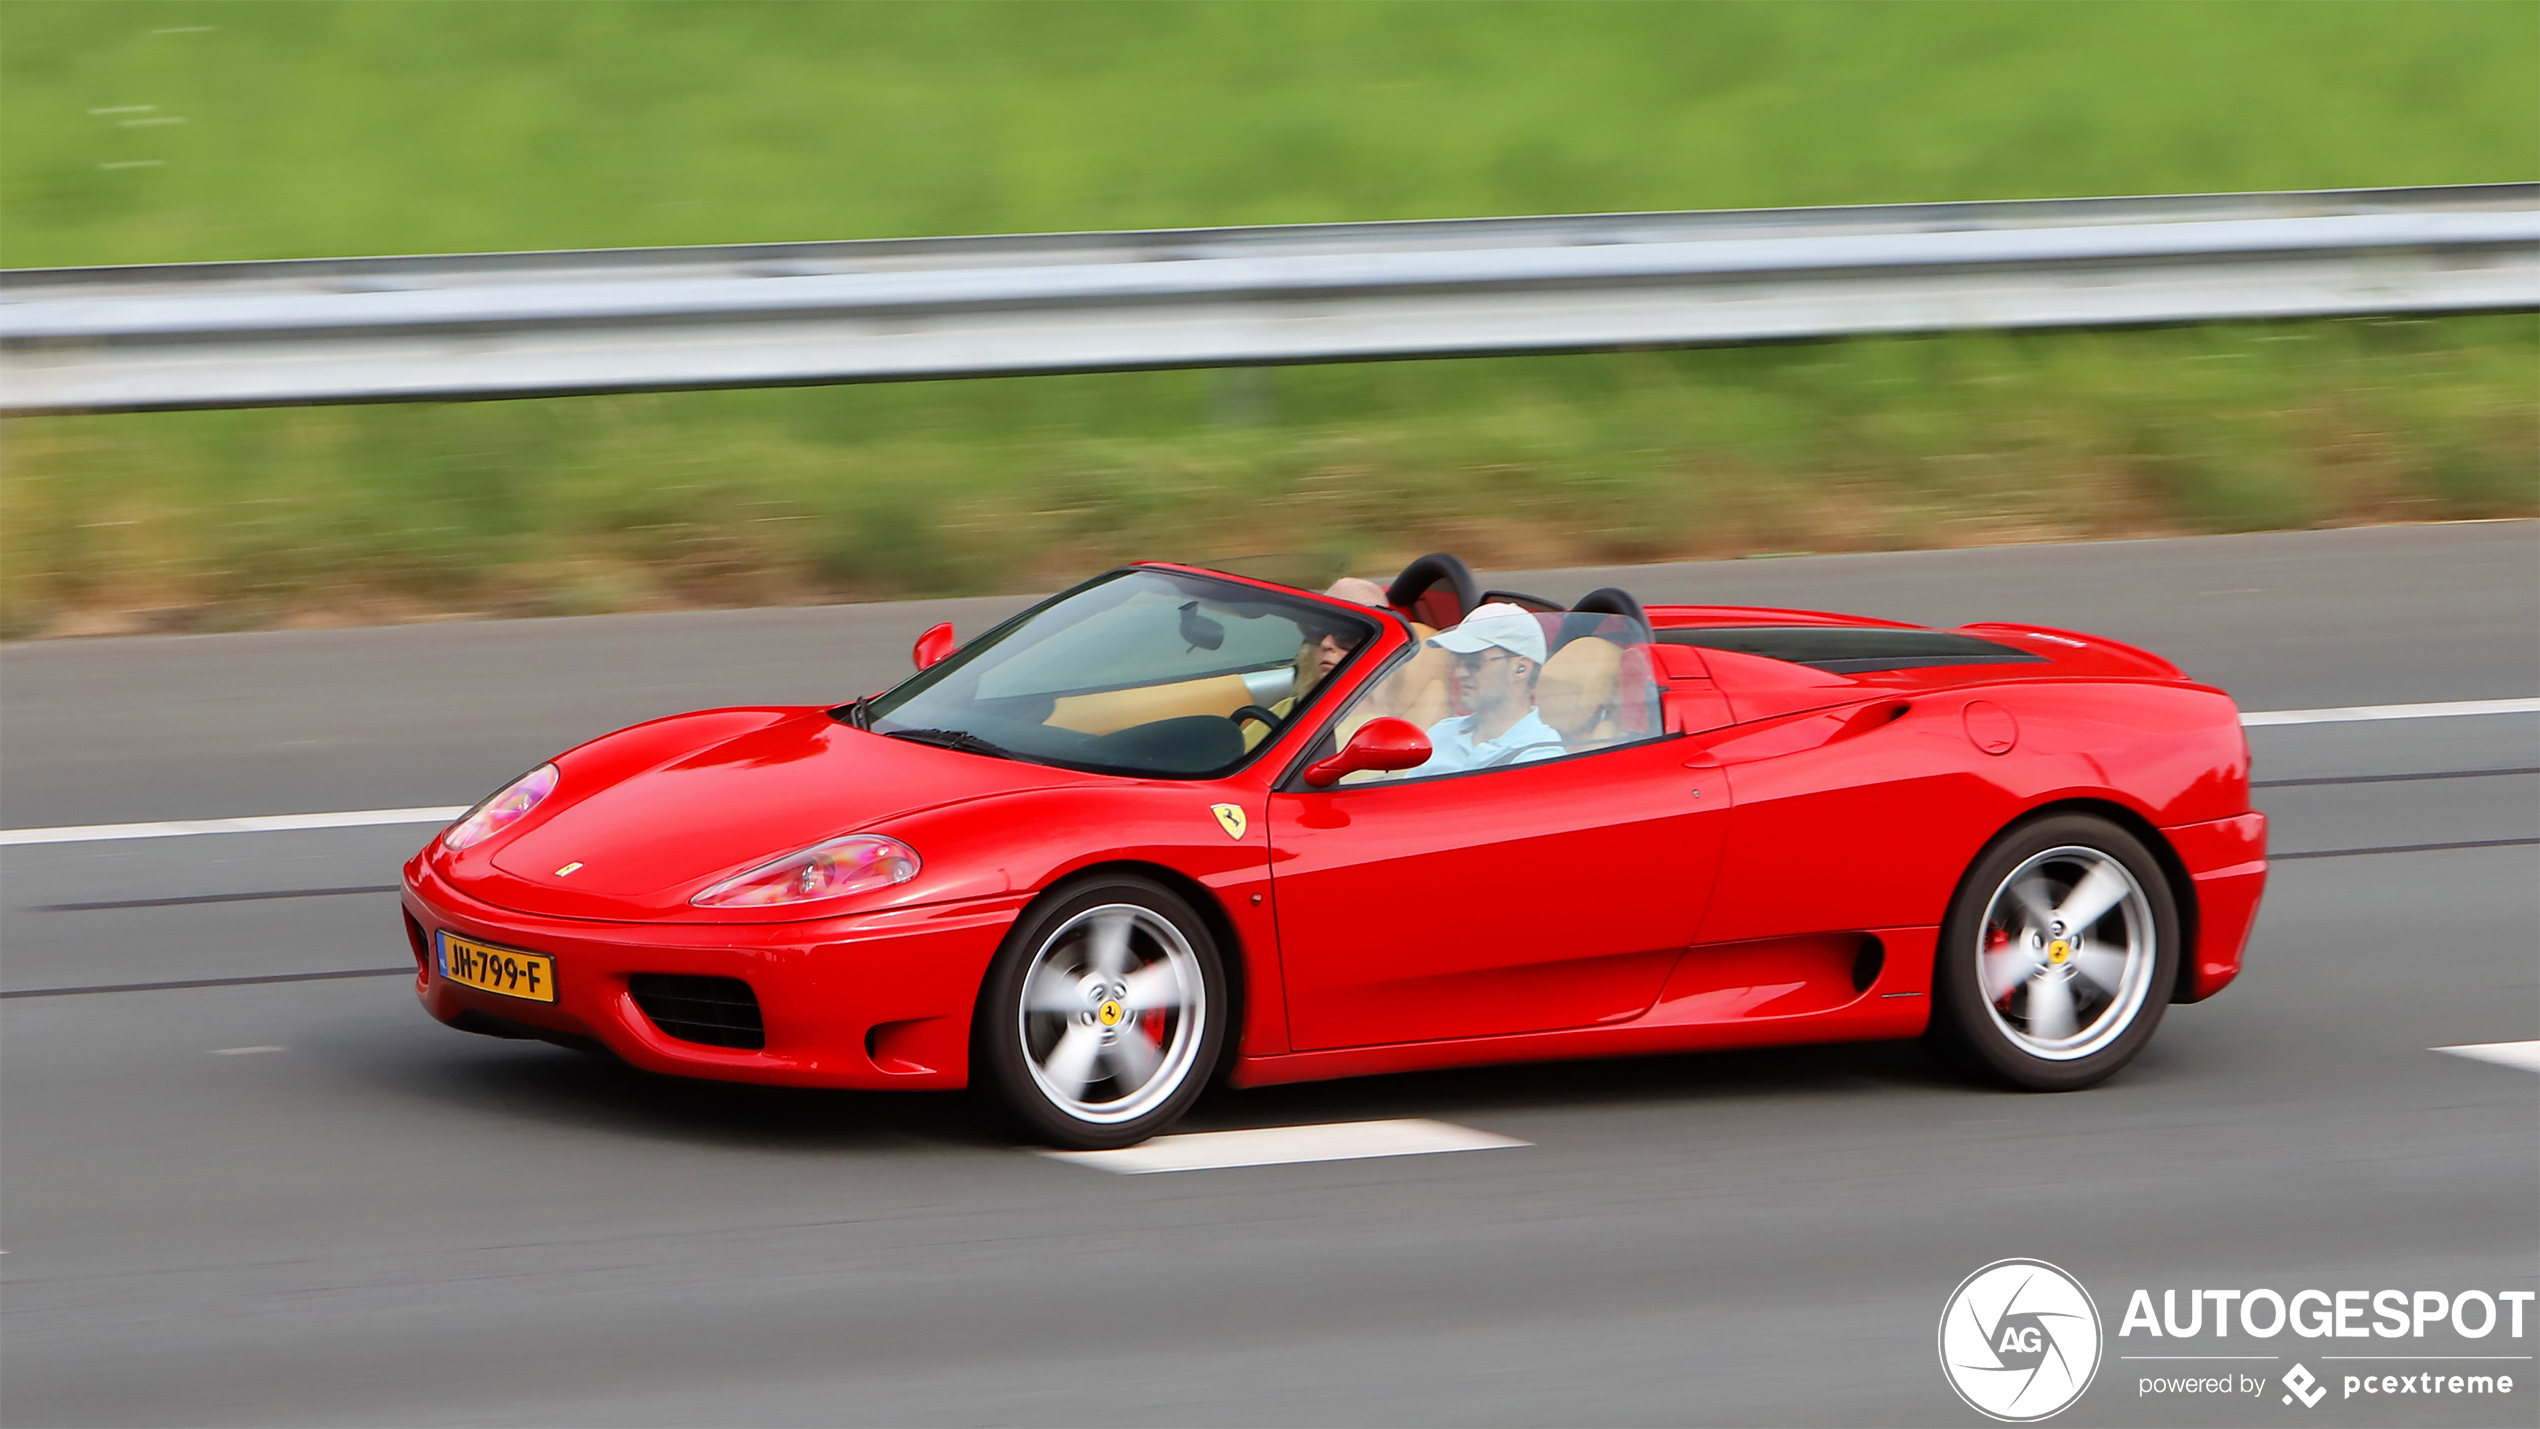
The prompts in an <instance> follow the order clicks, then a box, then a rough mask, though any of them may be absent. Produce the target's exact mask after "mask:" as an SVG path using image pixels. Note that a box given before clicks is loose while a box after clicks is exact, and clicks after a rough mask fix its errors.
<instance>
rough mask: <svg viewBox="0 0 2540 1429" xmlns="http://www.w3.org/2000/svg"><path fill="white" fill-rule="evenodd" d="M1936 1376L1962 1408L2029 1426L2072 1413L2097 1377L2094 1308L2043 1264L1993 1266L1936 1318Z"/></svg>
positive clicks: (1963, 1286)
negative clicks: (1940, 1375) (1943, 1379)
mask: <svg viewBox="0 0 2540 1429" xmlns="http://www.w3.org/2000/svg"><path fill="white" fill-rule="evenodd" d="M1940 1369H1941V1373H1943V1374H1945V1375H1947V1376H1948V1377H1949V1387H1950V1388H1952V1389H1955V1390H1957V1391H1958V1397H1959V1398H1960V1399H1963V1400H1965V1401H1967V1405H1968V1407H1969V1408H1972V1409H1974V1410H1975V1411H1976V1412H1977V1413H1979V1414H1983V1415H1986V1416H1988V1417H1990V1418H1994V1419H2002V1420H2008V1421H2010V1422H2011V1423H2015V1424H2020V1423H2028V1422H2030V1421H2033V1420H2038V1419H2050V1418H2053V1417H2054V1416H2055V1415H2058V1414H2061V1413H2063V1412H2064V1411H2065V1410H2066V1409H2069V1408H2071V1407H2072V1404H2073V1401H2074V1400H2077V1399H2079V1398H2081V1396H2082V1391H2084V1390H2086V1389H2088V1388H2090V1379H2091V1376H2093V1375H2095V1374H2097V1373H2098V1372H2099V1307H2098V1306H2096V1305H2093V1304H2092V1303H2091V1302H2090V1292H2089V1291H2087V1290H2084V1289H2082V1288H2081V1282H2080V1281H2078V1280H2075V1279H2073V1278H2072V1277H2071V1276H2070V1275H2067V1274H2065V1273H2064V1272H2063V1271H2061V1270H2059V1269H2057V1268H2056V1267H2054V1266H2052V1265H2048V1264H2047V1263H2046V1262H2045V1261H2042V1260H1997V1261H1995V1262H1993V1263H1992V1264H1991V1265H1988V1266H1986V1267H1985V1268H1984V1269H1982V1270H1979V1271H1977V1272H1976V1273H1975V1274H1973V1275H1970V1276H1968V1277H1967V1278H1966V1279H1965V1280H1962V1281H1960V1282H1958V1288H1957V1290H1955V1291H1954V1292H1952V1293H1951V1294H1950V1296H1949V1303H1948V1304H1947V1305H1946V1306H1944V1307H1942V1309H1941V1312H1940Z"/></svg>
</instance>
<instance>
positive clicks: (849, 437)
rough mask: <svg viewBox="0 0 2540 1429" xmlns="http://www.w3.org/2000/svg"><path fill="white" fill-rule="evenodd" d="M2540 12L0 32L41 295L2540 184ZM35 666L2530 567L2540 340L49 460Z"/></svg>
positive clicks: (165, 430) (2008, 350)
mask: <svg viewBox="0 0 2540 1429" xmlns="http://www.w3.org/2000/svg"><path fill="white" fill-rule="evenodd" d="M2535 174H2540V7H2535V6H2532V5H2529V4H2522V3H2492V4H2490V3H2465V2H2464V3H2427V0H2408V3H2370V2H2369V0H2363V2H2362V3H2337V4H2330V3H2255V4H2230V3H2206V4H2197V5H2173V4H2099V3H2064V4H2053V5H2048V4H2028V3H1974V4H1953V3H1935V4H1916V5H1889V4H1856V3H1762V4H1744V3H1716V4H1699V5H1695V4H1685V5H1669V4H1647V5H1549V4H1458V5H1454V6H1444V5H1433V4H1400V5H1397V4H1381V3H1363V4H1320V3H1296V4H1279V5H1269V4H1262V5H1244V4H1173V3H1158V4H1107V3H1076V4H1067V5H1046V4H1019V5H1007V4H968V3H941V4H851V3H800V4H759V3H747V0H728V2H727V3H714V4H694V5H692V4H674V3H647V4H617V3H598V0H583V3H555V4H538V5H529V4H509V5H492V4H443V3H400V2H399V0H378V3H361V4H352V3H340V4H339V3H312V4H266V3H252V0H251V2H250V3H225V4H156V3H138V4H112V5H107V4H93V3H57V0H11V3H9V4H8V5H6V6H5V7H0V264H5V265H6V266H9V267H45V266H73V265H95V264H118V263H165V262H186V261H198V260H209V259H249V258H283V257H317V256H337V255H352V254H379V253H417V252H437V251H482V250H497V249H534V248H570V247H616V246H634V245H657V244H681V243H735V242H757V241H789V240H813V239H840V238H862V237H895V236H924V235H939V234H959V233H990V232H1021V231H1046V230H1060V229H1108V228H1129V227H1167V226H1196V225H1222V224H1254V223H1300V222H1318V221H1338V220H1374V219H1410V218H1439V217H1458V216H1468V215H1495V214H1522V213H1556V212H1591V211H1614V210H1646V209H1683V208H1722V207H1748V206H1768V205H1809V204H1844V203H1877V202H1905V201H1929V200H1948V199H1992V198H2022V197H2045V196H2059V195H2085V194H2130V193H2157V192H2190V191H2214V190H2240V189H2284V188H2306V187H2362V186H2375V185H2408V184H2436V183H2475V182H2486V181H2497V180H2527V179H2530V178H2532V177H2534V176H2535ZM0 444H4V445H0V517H4V519H0V635H6V636H8V637H12V638H23V637H31V636H44V635H71V634H106V633H116V632H126V631H145V630H157V631H173V630H215V629H238V628H251V627H259V626H275V625H284V626H289V625H329V624H348V623H372V622H380V621H403V620H421V619H440V618H451V617H471V616H504V615H540V614H568V613H584V612H597V611H608V610H641V609H668V608H678V607H687V606H708V605H757V604H782V603H804V602H824V601H834V600H841V599H857V598H870V597H882V596H893V595H948V594H985V593H1005V592H1014V591H1029V590H1044V589H1050V588H1053V587H1055V586H1058V585H1060V584H1064V583H1066V582H1067V581H1069V580H1072V579H1074V578H1076V577H1078V576H1081V575H1082V574H1084V573H1085V572H1087V571H1089V570H1092V569H1095V568H1098V567H1100V566H1102V565H1104V564H1108V563H1110V562H1113V561H1115V560H1118V559H1122V558H1129V557H1138V556H1155V557H1170V558H1178V559H1197V560H1207V559H1210V558H1214V557H1223V556H1230V555H1235V554H1240V553H1244V552H1252V551H1259V550H1264V549H1273V550H1278V549H1284V550H1299V549H1309V548H1312V549H1329V550H1337V551H1340V552H1342V553H1343V554H1345V555H1347V556H1348V557H1349V558H1351V559H1352V560H1353V561H1354V562H1356V563H1358V564H1359V565H1360V566H1361V567H1362V568H1365V569H1370V570H1389V569H1391V568H1393V567H1394V566H1397V565H1399V564H1400V562H1401V561H1402V560H1403V559H1404V558H1405V557H1407V556H1409V555H1414V554H1417V553H1418V552H1420V551H1423V550H1429V549H1434V548H1440V547H1445V548H1451V549H1454V550H1456V551H1458V552H1459V553H1461V554H1463V555H1464V556H1465V557H1466V558H1467V559H1468V560H1470V561H1472V562H1473V563H1474V564H1476V565H1479V566H1483V567H1486V568H1496V569H1512V568H1523V567H1545V566H1558V565H1577V564H1590V563H1610V562H1621V561H1637V560H1656V559H1663V558H1672V557H1689V556H1722V555H1772V554H1784V553H1792V552H1800V551H1844V550H1871V549H1897V548H1907V547H1935V546H1939V547H1947V546H1964V545H1982V544H2000V543H2006V542H2028V541H2051V540H2068V539H2077V538H2087V537H2112V536H2132V535H2155V534H2169V533H2181V532H2199V531H2242V530H2258V529H2271V528H2289V527H2303V526H2317V525H2335V524H2360V523H2374V522H2390V521H2426V520H2448V519H2460V518H2479V517H2491V516H2513V515H2529V514H2532V513H2534V512H2535V511H2540V317H2535V316H2533V315H2529V314H2517V315H2509V316H2497V317H2479V318H2462V319H2444V320H2408V321H2397V320H2353V321H2320V322H2301V323H2242V324H2230V325H2219V326H2214V327H2208V328H2179V329H2165V330H2157V331H2140V332H2096V333H2049V334H2029V335H2000V334H1990V335H1987V334H1977V335H1950V336H1940V337H1929V338H1894V339H1873V340H1854V341H1843V342H1830V343H1809V344H1792V345H1784V346H1774V347H1755V348H1732V349H1718V350H1710V351H1687V352H1644V353H1628V354H1612V355H1599V356H1576V357H1546V358H1523V359H1486V360H1462V361H1432V362H1401V363H1381V364H1367V365H1357V366H1337V367H1300V368H1286V369H1275V370H1253V371H1237V372H1168V373H1135V374H1121V375H1106V376H1085V377H1034V378H1015V379H998V380H988V381H966V382H933V383H909V384H899V385H877V386H862V387H828V388H808V389H790V390H777V391H750V392H713V393H692V394H672V395H649V396H633V397H596V398H569V399H551V400H537V401H509V402H486V403H473V404H448V405H417V406H387V407H341V408H310V409H298V410H275V411H236V412H201V413H174V414H152V415H124V416H91V417H61V418H41V419H26V420H19V421H14V422H11V423H9V424H8V425H7V426H5V427H0Z"/></svg>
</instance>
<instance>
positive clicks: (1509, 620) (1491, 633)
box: [1419, 601, 1566, 778]
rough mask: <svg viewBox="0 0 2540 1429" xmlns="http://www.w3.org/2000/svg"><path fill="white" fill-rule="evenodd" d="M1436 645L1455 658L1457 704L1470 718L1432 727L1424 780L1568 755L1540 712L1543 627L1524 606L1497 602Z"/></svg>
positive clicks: (1455, 718) (1422, 772)
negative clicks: (1537, 685) (1537, 682)
mask: <svg viewBox="0 0 2540 1429" xmlns="http://www.w3.org/2000/svg"><path fill="white" fill-rule="evenodd" d="M1429 643H1430V644H1432V645H1435V646H1437V647H1438V648H1439V649H1441V650H1444V651H1446V652H1448V653H1449V654H1451V655H1453V656H1454V657H1455V670H1454V675H1453V679H1454V682H1455V695H1456V703H1458V704H1460V705H1462V706H1463V707H1464V708H1466V709H1468V710H1471V711H1472V713H1471V714H1464V715H1450V716H1448V717H1447V718H1445V719H1442V720H1439V721H1438V722H1437V723H1436V724H1433V725H1431V726H1429V748H1430V750H1431V753H1430V755H1429V762H1428V763H1426V764H1423V765H1421V766H1420V768H1419V774H1420V777H1422V778H1427V777H1428V776H1430V775H1433V774H1455V773H1460V772H1462V771H1464V770H1467V769H1490V768H1495V767H1497V766H1500V765H1505V764H1523V763H1526V762H1528V761H1530V760H1536V759H1551V758H1554V757H1556V756H1558V755H1560V754H1563V753H1565V752H1566V751H1565V750H1564V749H1563V748H1562V745H1561V736H1560V734H1559V733H1557V732H1556V731H1554V729H1553V728H1552V726H1550V725H1548V724H1546V723H1544V722H1543V716H1542V715H1540V714H1537V713H1536V712H1535V677H1536V676H1537V675H1539V674H1541V673H1542V672H1543V660H1544V648H1543V625H1542V624H1541V623H1540V622H1539V621H1537V620H1536V619H1535V618H1534V616H1532V615H1530V614H1528V613H1527V612H1526V610H1525V609H1524V608H1523V607H1521V606H1515V605H1510V604H1508V603H1507V602H1505V601H1492V602H1490V603H1489V604H1487V605H1481V606H1476V607H1474V609H1473V613H1472V614H1470V615H1468V616H1466V617H1464V623H1463V624H1461V625H1458V626H1457V627H1455V628H1454V629H1453V630H1449V631H1447V632H1445V633H1444V634H1441V635H1432V636H1430V637H1429Z"/></svg>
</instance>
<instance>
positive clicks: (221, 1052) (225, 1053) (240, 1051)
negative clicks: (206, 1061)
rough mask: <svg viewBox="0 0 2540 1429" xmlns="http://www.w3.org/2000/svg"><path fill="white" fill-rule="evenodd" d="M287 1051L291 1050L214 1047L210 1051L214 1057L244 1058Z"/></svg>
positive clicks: (280, 1048)
mask: <svg viewBox="0 0 2540 1429" xmlns="http://www.w3.org/2000/svg"><path fill="white" fill-rule="evenodd" d="M289 1050H291V1049H290V1048H288V1047H215V1048H213V1049H212V1055H213V1056H215V1057H246V1056H251V1055H253V1054H255V1053H258V1052H287V1051H289Z"/></svg>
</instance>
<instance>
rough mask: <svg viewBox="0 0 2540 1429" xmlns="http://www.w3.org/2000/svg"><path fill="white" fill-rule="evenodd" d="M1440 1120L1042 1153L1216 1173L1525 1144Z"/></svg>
mask: <svg viewBox="0 0 2540 1429" xmlns="http://www.w3.org/2000/svg"><path fill="white" fill-rule="evenodd" d="M1532 1145H1534V1143H1533V1142H1531V1141H1519V1140H1517V1139H1516V1138H1515V1137H1513V1136H1494V1135H1492V1134H1491V1133H1489V1132H1487V1131H1475V1130H1473V1129H1472V1128H1471V1127H1469V1126H1454V1125H1450V1124H1449V1123H1446V1122H1443V1121H1423V1120H1417V1119H1413V1120H1405V1121H1345V1122H1334V1123H1332V1124H1330V1125H1326V1126H1265V1127H1258V1128H1255V1129H1253V1130H1250V1131H1196V1132H1188V1133H1185V1134H1183V1135H1180V1136H1159V1137H1157V1138H1155V1139H1154V1140H1153V1141H1149V1142H1144V1143H1142V1144H1140V1145H1137V1146H1126V1147H1122V1148H1121V1149H1120V1150H1118V1151H1044V1152H1042V1153H1041V1154H1042V1155H1043V1156H1046V1157H1049V1158H1050V1159H1051V1160H1053V1161H1072V1162H1074V1163H1075V1164H1076V1165H1079V1166H1091V1167H1093V1168H1094V1169H1095V1170H1097V1171H1109V1172H1111V1173H1113V1174H1114V1175H1119V1176H1146V1175H1151V1174H1153V1173H1155V1172H1158V1171H1216V1170H1224V1169H1229V1168H1232V1167H1237V1166H1289V1165H1295V1164H1297V1163H1299V1162H1305V1161H1360V1160H1365V1159H1367V1158H1369V1157H1374V1156H1429V1155H1434V1154H1436V1153H1438V1152H1442V1151H1489V1150H1492V1149H1494V1148H1497V1147H1502V1146H1532Z"/></svg>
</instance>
